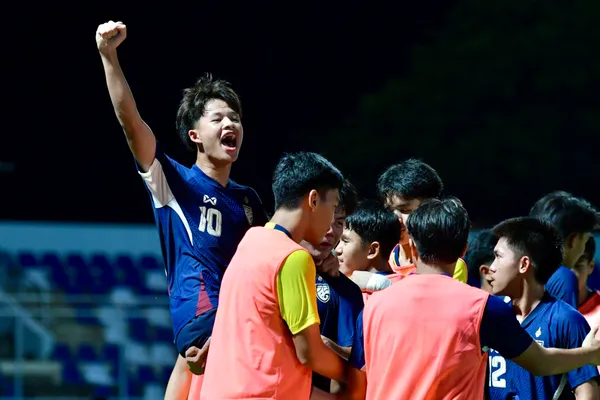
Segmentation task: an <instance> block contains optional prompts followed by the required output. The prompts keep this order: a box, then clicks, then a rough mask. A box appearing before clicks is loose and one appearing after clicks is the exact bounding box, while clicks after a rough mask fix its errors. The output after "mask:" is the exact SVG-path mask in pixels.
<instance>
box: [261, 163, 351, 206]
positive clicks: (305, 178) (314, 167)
mask: <svg viewBox="0 0 600 400" xmlns="http://www.w3.org/2000/svg"><path fill="white" fill-rule="evenodd" d="M343 183H344V177H343V175H342V173H341V172H340V171H339V170H338V169H337V168H336V167H335V166H334V165H333V164H332V163H331V162H329V161H328V160H327V159H325V158H324V157H323V156H320V155H319V154H316V153H310V152H299V153H287V154H284V155H283V157H281V159H280V160H279V163H278V164H277V167H275V172H274V173H273V185H272V187H273V194H274V196H275V209H280V208H285V209H289V210H293V209H295V208H297V207H298V205H299V203H300V201H301V200H302V198H303V197H304V196H306V195H308V193H309V192H310V191H311V190H317V191H318V192H319V195H320V196H322V197H324V196H325V195H326V193H327V191H329V190H334V189H338V190H341V188H342V186H343Z"/></svg>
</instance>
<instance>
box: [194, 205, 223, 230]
mask: <svg viewBox="0 0 600 400" xmlns="http://www.w3.org/2000/svg"><path fill="white" fill-rule="evenodd" d="M222 222H223V216H222V215H221V211H219V210H217V209H216V208H206V207H205V206H202V207H200V225H199V226H198V230H200V232H206V233H208V234H209V235H211V236H215V237H220V236H221V223H222Z"/></svg>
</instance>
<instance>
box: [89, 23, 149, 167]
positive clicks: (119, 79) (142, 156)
mask: <svg viewBox="0 0 600 400" xmlns="http://www.w3.org/2000/svg"><path fill="white" fill-rule="evenodd" d="M126 37H127V27H126V26H125V24H123V23H122V22H113V21H109V22H107V23H104V24H102V25H99V26H98V29H97V30H96V45H97V46H98V51H99V52H100V57H101V58H102V65H103V66H104V74H105V75H106V86H107V87H108V93H109V95H110V100H111V101H112V105H113V107H114V110H115V114H116V116H117V119H118V120H119V123H120V124H121V127H122V128H123V131H124V132H125V137H126V138H127V144H128V145H129V149H130V150H131V152H132V153H133V156H134V157H135V159H136V161H137V162H138V164H139V166H140V167H141V169H142V170H143V171H144V172H146V171H148V170H149V168H150V166H151V165H152V163H153V162H154V156H155V152H156V138H155V137H154V134H153V133H152V130H151V129H150V127H149V126H148V125H146V123H145V122H144V121H143V120H142V117H141V116H140V114H139V112H138V110H137V106H136V104H135V100H134V99H133V95H132V94H131V90H130V89H129V85H128V84H127V80H126V79H125V75H124V74H123V71H122V70H121V66H120V65H119V58H118V56H117V47H119V45H120V44H121V43H122V42H123V40H125V38H126Z"/></svg>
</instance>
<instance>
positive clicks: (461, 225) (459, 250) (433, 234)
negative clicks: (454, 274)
mask: <svg viewBox="0 0 600 400" xmlns="http://www.w3.org/2000/svg"><path fill="white" fill-rule="evenodd" d="M470 228H471V222H470V220H469V214H468V213H467V210H465V208H464V207H463V205H462V203H461V202H460V200H458V199H457V198H455V197H447V198H445V199H429V200H426V201H424V202H423V203H422V204H421V205H420V206H419V207H418V208H417V209H416V210H415V211H413V212H411V213H410V215H409V216H408V220H407V221H406V230H407V231H408V234H409V236H410V237H411V239H412V241H413V242H414V244H415V246H416V247H417V252H418V255H419V258H420V259H421V260H423V262H425V263H445V264H451V263H455V262H456V261H457V260H458V258H459V257H460V256H462V254H463V251H464V250H465V247H466V246H467V241H468V239H469V230H470Z"/></svg>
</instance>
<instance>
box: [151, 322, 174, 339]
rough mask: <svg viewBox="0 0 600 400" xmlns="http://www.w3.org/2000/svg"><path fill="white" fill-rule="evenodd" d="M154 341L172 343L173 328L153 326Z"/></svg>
mask: <svg viewBox="0 0 600 400" xmlns="http://www.w3.org/2000/svg"><path fill="white" fill-rule="evenodd" d="M154 341H156V342H164V343H172V342H173V329H171V328H164V327H158V326H157V327H156V328H154Z"/></svg>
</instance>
